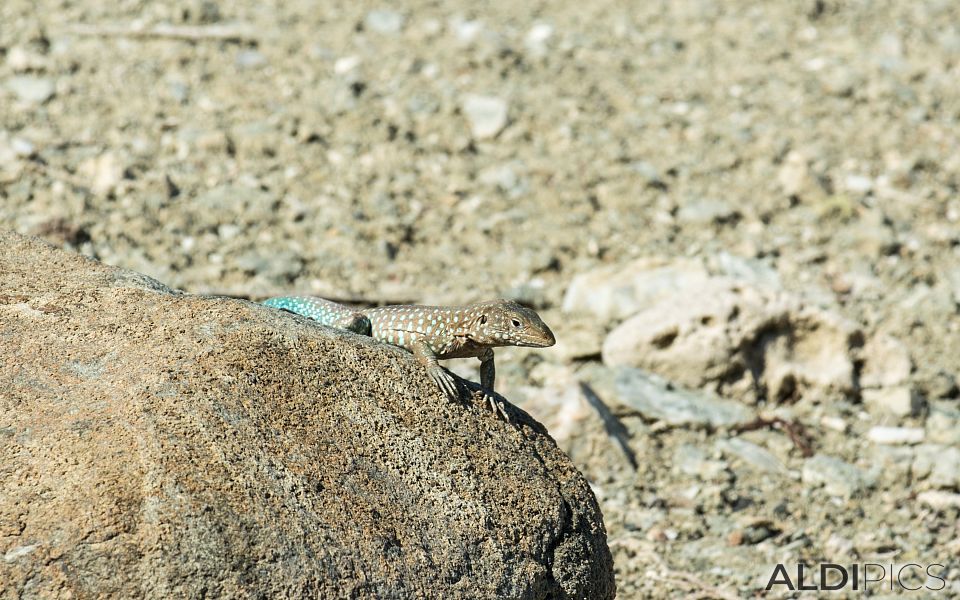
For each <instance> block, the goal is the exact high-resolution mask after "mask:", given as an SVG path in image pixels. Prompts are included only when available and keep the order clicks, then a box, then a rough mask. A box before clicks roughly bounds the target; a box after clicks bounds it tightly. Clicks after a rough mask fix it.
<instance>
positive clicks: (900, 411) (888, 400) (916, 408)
mask: <svg viewBox="0 0 960 600" xmlns="http://www.w3.org/2000/svg"><path fill="white" fill-rule="evenodd" d="M863 403H864V404H865V405H866V406H867V408H868V410H870V411H871V412H876V413H879V414H889V415H893V416H895V417H915V416H917V415H920V414H921V413H922V412H923V408H924V402H923V398H921V397H920V395H919V394H916V393H914V391H913V389H912V388H911V387H910V386H908V385H899V386H896V387H888V388H880V389H867V390H863Z"/></svg>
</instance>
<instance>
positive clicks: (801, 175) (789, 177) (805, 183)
mask: <svg viewBox="0 0 960 600" xmlns="http://www.w3.org/2000/svg"><path fill="white" fill-rule="evenodd" d="M777 181H778V182H779V183H780V188H781V189H782V190H783V193H784V194H785V195H787V196H799V195H800V194H801V193H802V192H805V191H809V190H811V189H813V187H814V184H815V182H814V180H813V177H811V176H810V167H809V161H808V160H807V157H806V156H804V155H803V154H801V153H800V152H797V151H796V150H792V151H791V152H790V153H789V154H787V158H786V160H784V161H783V166H781V167H780V171H779V172H778V173H777Z"/></svg>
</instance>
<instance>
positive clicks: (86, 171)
mask: <svg viewBox="0 0 960 600" xmlns="http://www.w3.org/2000/svg"><path fill="white" fill-rule="evenodd" d="M123 170H124V167H123V165H122V164H121V163H120V161H119V159H118V158H117V155H116V154H114V153H113V152H104V153H103V154H101V155H99V156H94V157H92V158H89V159H87V160H85V161H84V162H83V163H82V164H81V165H80V173H81V174H83V175H84V177H86V179H87V181H89V182H90V191H92V192H93V193H94V194H97V195H98V196H108V195H110V194H112V193H113V192H114V191H115V190H116V188H117V186H118V185H119V184H120V181H121V180H122V179H123Z"/></svg>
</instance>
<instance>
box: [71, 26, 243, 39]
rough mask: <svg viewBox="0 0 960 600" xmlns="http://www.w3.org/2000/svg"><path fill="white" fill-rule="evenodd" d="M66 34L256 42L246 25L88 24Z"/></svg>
mask: <svg viewBox="0 0 960 600" xmlns="http://www.w3.org/2000/svg"><path fill="white" fill-rule="evenodd" d="M67 31H68V32H70V33H73V34H75V35H83V36H92V37H125V38H134V39H149V38H160V39H173V40H185V41H190V42H201V41H220V42H237V43H243V42H256V41H257V40H258V36H257V34H256V33H255V31H254V30H253V28H252V27H250V26H247V25H236V24H232V25H231V24H224V25H170V24H168V23H161V24H159V25H154V26H152V27H142V26H140V27H138V26H136V25H89V24H77V25H73V26H71V27H69V28H68V29H67Z"/></svg>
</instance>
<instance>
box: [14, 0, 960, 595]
mask: <svg viewBox="0 0 960 600" xmlns="http://www.w3.org/2000/svg"><path fill="white" fill-rule="evenodd" d="M958 81H960V4H958V3H956V2H955V1H952V0H944V1H929V2H916V3H908V2H892V1H889V2H884V1H873V2H868V1H866V0H860V1H857V0H850V1H836V0H815V1H807V0H803V1H793V0H791V1H786V0H776V1H771V2H747V1H731V2H720V1H713V0H700V1H693V0H685V1H681V2H624V1H600V2H551V3H545V2H531V3H497V2H449V3H438V2H415V1H408V2H401V3H377V2H368V1H364V2H351V3H339V2H310V1H307V0H294V1H290V2H272V3H271V2H267V3H264V2H253V1H236V2H216V1H212V0H173V1H170V2H147V1H144V0H126V1H120V2H114V3H101V2H94V1H92V0H73V1H70V2H67V1H59V2H58V1H55V0H38V1H34V0H4V1H3V2H2V3H0V226H3V227H6V228H10V229H13V230H16V231H18V232H21V233H28V234H33V235H37V236H40V237H43V238H45V239H47V240H49V241H50V242H52V243H54V244H57V245H59V246H62V247H65V248H68V249H71V250H74V251H76V252H80V253H83V254H86V255H89V256H92V257H95V258H97V259H99V260H101V261H103V262H106V263H109V264H112V265H117V266H121V267H126V268H130V269H134V270H137V271H140V272H143V273H146V274H148V275H151V276H153V277H155V278H157V279H159V280H161V281H162V282H164V283H166V284H168V285H170V286H172V287H176V288H181V289H183V290H186V291H189V292H195V293H209V294H225V295H232V296H239V297H244V298H249V299H252V300H260V299H263V298H265V297H267V296H272V295H281V294H291V293H297V294H312V295H321V296H325V297H328V298H335V299H340V300H346V301H351V302H355V303H359V304H382V303H405V302H416V303H438V304H457V303H465V302H472V301H478V300H484V299H490V298H493V297H512V298H516V299H519V300H521V301H522V302H524V303H526V304H528V305H530V306H533V307H535V308H536V309H537V310H538V311H539V312H540V313H541V315H542V316H543V317H544V320H545V321H546V322H547V323H548V324H550V325H551V326H552V327H553V328H554V330H555V332H556V333H557V337H558V339H559V343H558V346H557V347H556V348H551V349H548V350H541V351H527V350H516V349H506V350H504V351H500V352H498V391H499V392H501V393H503V394H504V396H506V397H507V398H508V399H510V400H511V401H513V402H515V403H516V404H517V405H518V406H520V407H521V408H523V409H524V410H526V411H528V412H530V413H531V414H532V415H534V416H535V417H536V418H538V419H539V420H541V421H543V422H544V423H545V424H546V425H547V426H548V428H549V430H550V431H551V433H552V434H553V435H554V437H555V438H556V439H557V441H558V443H559V444H560V445H561V447H563V448H564V449H565V450H566V451H567V452H568V453H569V454H570V455H571V457H572V458H573V459H574V461H575V462H576V464H577V465H578V466H579V468H580V469H581V470H582V471H583V472H584V473H585V474H586V475H587V477H588V478H589V479H590V481H591V484H592V485H593V487H594V491H595V492H596V494H597V496H598V499H599V500H600V503H601V507H602V509H603V512H604V515H605V520H606V524H607V528H608V533H609V542H610V546H611V549H612V551H613V555H614V561H615V563H616V571H617V578H618V587H619V591H620V597H622V598H634V597H675V596H676V595H678V594H679V595H690V596H700V597H731V598H732V597H739V596H742V595H749V594H754V593H762V592H763V587H764V585H765V584H766V583H767V581H768V580H769V578H770V575H771V573H772V569H773V566H774V565H775V564H776V563H787V564H794V563H796V562H800V561H806V562H808V563H812V564H816V563H817V562H835V563H841V564H848V565H849V564H851V563H854V562H858V563H861V564H862V563H865V562H873V563H880V564H886V565H901V564H904V563H909V562H915V563H923V564H927V563H940V564H945V565H948V566H949V569H948V570H947V573H946V575H944V577H945V579H946V580H947V581H946V583H945V584H944V585H946V586H947V591H948V592H949V591H950V590H952V591H953V593H954V594H960V583H958V580H960V574H958V571H957V568H958V564H960V526H958V516H960V402H958V390H957V383H956V377H955V376H956V373H957V371H958V367H960V341H958V340H960V336H958V328H960V318H958V310H957V309H958V301H960V224H958V223H960V197H958V191H957V190H958V186H960V151H958V148H960V146H958V143H960V125H958V119H960V94H958ZM474 362H475V361H474ZM474 362H464V363H463V364H462V365H460V364H455V366H454V369H455V370H456V371H457V372H458V373H461V374H463V375H464V376H466V377H469V378H471V379H473V380H476V379H477V375H476V369H475V365H474ZM917 573H918V574H917V575H916V577H915V578H914V579H913V580H912V582H911V583H910V585H925V584H927V583H929V584H930V585H932V586H935V587H934V589H936V586H939V585H940V582H939V581H937V580H935V579H933V580H931V579H929V578H925V577H922V576H920V574H919V572H917ZM888 592H889V590H888ZM940 593H945V592H940Z"/></svg>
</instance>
